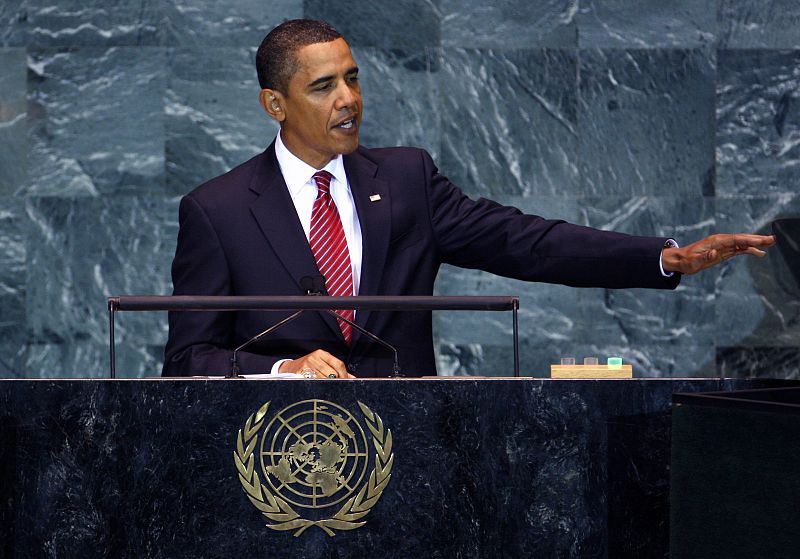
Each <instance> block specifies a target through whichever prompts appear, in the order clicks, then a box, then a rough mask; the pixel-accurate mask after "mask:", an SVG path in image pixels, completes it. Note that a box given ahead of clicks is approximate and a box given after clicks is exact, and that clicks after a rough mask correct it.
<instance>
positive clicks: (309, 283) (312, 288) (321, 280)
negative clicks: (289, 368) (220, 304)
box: [225, 275, 403, 378]
mask: <svg viewBox="0 0 800 559" xmlns="http://www.w3.org/2000/svg"><path fill="white" fill-rule="evenodd" d="M300 288H301V289H302V290H303V291H305V294H306V295H311V296H320V295H327V294H328V291H327V290H326V288H325V277H324V276H321V275H319V276H303V277H302V278H300ZM324 310H325V312H327V313H329V314H332V315H333V316H334V317H336V318H338V319H340V320H342V321H344V322H346V323H347V324H349V325H350V326H352V327H353V328H355V329H356V330H358V331H359V332H361V333H362V334H364V335H365V336H367V337H368V338H370V339H371V340H374V341H375V342H377V343H378V344H380V345H382V346H383V347H385V348H387V349H388V350H389V351H391V352H392V355H393V361H392V377H393V378H399V377H402V376H403V375H402V373H401V371H400V359H399V357H398V353H397V349H396V348H395V347H394V346H393V345H391V344H390V343H388V342H386V341H384V340H382V339H380V338H379V337H378V336H376V335H375V334H373V333H372V332H370V331H369V330H366V329H365V328H362V327H361V326H359V325H358V324H356V323H355V322H353V321H351V320H348V319H346V318H344V317H342V316H341V315H340V314H338V313H337V312H336V311H335V310H333V309H324ZM305 311H306V309H300V310H299V311H297V312H295V313H294V314H292V315H290V316H287V317H286V318H284V319H283V320H281V321H280V322H278V323H277V324H273V325H272V326H270V327H269V328H267V329H266V330H264V331H263V332H260V333H259V334H256V335H255V336H253V337H252V338H250V339H249V340H247V341H246V342H245V343H243V344H242V345H240V346H239V347H237V348H236V349H234V350H233V355H232V356H231V370H230V371H229V372H228V374H227V375H225V378H239V376H240V372H241V371H240V369H239V362H238V359H237V357H238V355H237V354H238V353H239V352H240V351H242V350H243V349H244V348H246V347H247V346H249V345H250V344H253V343H255V342H257V341H258V340H260V339H261V338H263V337H264V336H266V335H268V334H271V333H272V332H274V331H275V330H277V329H278V328H280V327H281V326H283V325H284V324H288V323H290V322H292V321H293V320H294V319H296V318H297V317H299V316H300V315H301V314H303V313H304V312H305Z"/></svg>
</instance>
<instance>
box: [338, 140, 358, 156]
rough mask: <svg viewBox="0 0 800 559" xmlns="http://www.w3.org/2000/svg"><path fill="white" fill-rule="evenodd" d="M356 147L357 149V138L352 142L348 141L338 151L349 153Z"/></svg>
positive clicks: (343, 153) (344, 153)
mask: <svg viewBox="0 0 800 559" xmlns="http://www.w3.org/2000/svg"><path fill="white" fill-rule="evenodd" d="M357 149H358V138H356V139H355V140H354V141H352V142H348V143H347V144H346V145H343V146H341V149H340V150H339V153H341V154H342V155H347V154H349V153H353V152H354V151H356V150H357Z"/></svg>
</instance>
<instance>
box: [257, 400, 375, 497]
mask: <svg viewBox="0 0 800 559" xmlns="http://www.w3.org/2000/svg"><path fill="white" fill-rule="evenodd" d="M260 455H261V469H262V471H263V473H264V479H265V480H266V481H267V483H269V485H270V487H271V488H272V489H273V490H274V491H275V493H276V494H278V495H280V496H281V497H282V498H283V499H285V500H286V501H288V502H290V503H292V504H294V505H297V506H299V507H304V508H312V509H318V508H324V507H329V506H331V505H335V504H337V503H339V502H341V501H342V500H344V499H346V498H347V497H349V496H350V495H351V494H352V493H353V492H354V491H356V490H358V489H359V488H360V487H361V485H362V483H363V481H364V476H365V475H366V471H367V467H368V465H369V464H368V463H369V454H368V447H367V438H366V436H365V434H364V431H363V429H362V428H361V425H360V424H359V423H358V421H357V420H356V418H355V417H354V416H353V415H352V414H351V413H350V412H349V411H347V410H346V409H345V408H343V407H341V406H339V405H337V404H334V403H332V402H327V401H325V400H304V401H302V402H297V403H296V404H293V405H291V406H288V407H286V408H284V409H283V410H281V411H280V412H279V413H277V414H276V415H275V416H274V417H273V418H272V421H270V423H269V424H268V425H267V426H266V428H265V429H264V431H263V436H262V437H261V449H260Z"/></svg>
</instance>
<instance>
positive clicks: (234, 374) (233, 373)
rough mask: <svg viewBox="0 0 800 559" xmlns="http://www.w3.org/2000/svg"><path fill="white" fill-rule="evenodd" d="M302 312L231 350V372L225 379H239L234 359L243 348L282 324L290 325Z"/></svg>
mask: <svg viewBox="0 0 800 559" xmlns="http://www.w3.org/2000/svg"><path fill="white" fill-rule="evenodd" d="M304 312H306V311H305V309H300V310H299V311H297V312H296V313H294V314H292V315H290V316H287V317H286V318H284V319H283V320H281V321H280V322H278V323H277V324H273V325H272V326H270V327H269V328H267V329H266V330H264V331H263V332H261V333H260V334H256V335H255V336H253V337H252V338H250V339H249V340H247V341H246V342H245V343H243V344H242V345H240V346H239V347H237V348H236V349H234V350H233V355H232V356H231V370H230V371H228V374H227V375H225V378H239V363H238V361H237V359H236V357H237V356H236V354H237V353H239V352H240V351H242V350H243V349H244V348H246V347H247V346H249V345H250V344H252V343H255V342H257V341H258V340H260V339H261V338H263V337H264V336H266V335H267V334H271V333H272V332H274V331H275V330H277V329H278V328H280V327H281V326H283V325H284V324H288V323H290V322H291V321H293V320H294V319H295V318H297V317H298V316H300V315H301V314H303V313H304Z"/></svg>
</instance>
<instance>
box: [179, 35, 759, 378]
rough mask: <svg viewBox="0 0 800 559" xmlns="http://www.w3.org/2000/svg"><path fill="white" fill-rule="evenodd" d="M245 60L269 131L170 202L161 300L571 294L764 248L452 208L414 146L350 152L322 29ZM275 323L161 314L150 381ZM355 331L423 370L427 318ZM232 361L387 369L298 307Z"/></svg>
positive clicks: (399, 317)
mask: <svg viewBox="0 0 800 559" xmlns="http://www.w3.org/2000/svg"><path fill="white" fill-rule="evenodd" d="M256 65H257V69H258V74H259V81H260V83H261V87H262V91H261V95H260V102H261V104H262V105H263V107H264V109H265V110H266V112H267V113H268V114H269V116H270V117H271V118H274V119H275V120H277V121H278V122H279V123H280V126H281V130H280V133H279V135H278V137H277V138H276V139H275V141H274V142H273V143H272V145H270V146H269V148H267V150H266V151H265V152H264V153H262V154H260V155H257V156H256V157H254V158H253V159H251V160H249V161H247V162H246V163H244V164H242V165H240V166H239V167H236V168H235V169H233V170H231V171H230V172H228V173H226V174H224V175H222V176H220V177H217V178H215V179H213V180H211V181H209V182H207V183H205V184H204V185H201V186H200V187H198V188H197V189H195V190H194V191H193V192H191V193H190V194H188V195H187V196H186V197H184V199H183V200H182V202H181V207H180V232H179V235H178V247H177V251H176V255H175V260H174V262H173V268H172V275H173V284H174V294H175V295H299V294H302V293H303V287H302V286H301V280H302V278H304V277H314V276H319V275H322V276H325V277H326V279H327V285H328V288H329V291H330V290H331V289H334V290H339V292H332V293H331V294H347V295H351V294H360V295H430V294H432V291H433V284H434V280H435V278H436V274H437V272H438V269H439V266H440V265H441V264H442V263H448V264H453V265H456V266H462V267H467V268H478V269H482V270H486V271H489V272H492V273H496V274H500V275H503V276H508V277H513V278H518V279H523V280H530V281H542V282H553V283H562V284H566V285H571V286H577V287H607V288H625V287H649V288H663V289H669V288H674V287H675V286H676V285H677V284H678V282H679V280H680V274H681V273H694V272H696V271H699V270H700V269H703V268H706V267H708V266H712V265H714V264H716V263H718V262H720V261H722V260H724V259H726V258H729V257H730V256H733V255H736V254H755V255H762V254H763V252H762V251H761V250H760V248H759V247H766V246H770V245H771V244H773V242H774V240H773V238H772V237H763V236H756V235H736V236H734V235H715V236H713V237H709V238H707V239H704V240H702V241H698V242H697V243H694V244H691V245H688V246H686V247H684V248H678V247H677V246H676V245H675V244H674V243H673V242H672V241H671V240H669V239H664V238H651V237H633V236H629V235H623V234H619V233H613V232H607V231H598V230H594V229H590V228H586V227H581V226H577V225H571V224H568V223H565V222H563V221H558V220H547V219H543V218H541V217H538V216H531V215H524V214H522V213H521V212H519V211H518V210H516V209H515V208H510V207H504V206H500V205H498V204H496V203H494V202H492V201H489V200H485V199H481V200H477V201H474V200H471V199H469V198H467V197H466V196H465V195H464V194H463V193H462V192H461V191H460V190H459V189H458V188H457V187H456V186H455V185H453V184H452V183H450V182H449V181H448V180H447V179H446V178H445V177H443V176H442V175H440V174H439V173H438V171H437V169H436V167H435V165H434V163H433V161H432V160H431V158H430V156H429V155H428V154H427V153H425V152H424V151H422V150H418V149H412V148H387V149H366V148H364V147H360V146H359V144H358V130H359V126H360V123H361V109H362V103H361V92H360V88H359V84H358V67H357V65H356V63H355V61H354V60H353V57H352V55H351V53H350V48H349V46H348V45H347V43H346V42H345V40H344V38H342V37H341V35H339V33H338V32H336V30H335V29H333V28H332V27H331V26H329V25H328V24H325V23H323V22H316V21H309V20H293V21H289V22H285V23H284V24H281V25H280V26H278V27H277V28H276V29H274V30H273V31H271V32H270V33H269V35H267V37H266V38H265V39H264V42H263V43H262V45H261V47H260V48H259V51H258V54H257V59H256ZM332 255H333V256H332ZM332 261H333V263H332ZM286 314H287V313H282V314H281V313H265V312H237V313H230V312H219V313H200V312H186V313H171V314H170V336H169V341H168V342H167V347H166V358H165V364H164V373H163V374H164V375H196V374H224V373H226V372H227V371H228V370H229V369H230V366H231V364H230V357H231V353H232V348H235V347H237V346H239V345H240V344H241V343H243V342H244V341H246V340H248V339H249V338H251V337H252V336H254V335H255V334H257V333H258V332H260V331H261V330H263V329H264V328H265V327H266V326H267V325H269V324H273V323H275V322H277V321H278V320H279V319H280V318H282V317H283V316H285V315H286ZM345 316H346V317H348V316H349V317H352V313H351V314H349V315H345ZM355 321H356V323H357V324H360V325H362V326H363V327H365V328H367V329H368V330H370V331H372V332H374V333H375V334H377V335H378V336H379V337H381V338H383V339H385V340H386V341H388V342H389V343H390V344H392V345H394V346H395V347H397V349H398V350H399V353H400V362H401V366H402V368H403V371H404V373H405V374H406V375H409V376H422V375H433V374H435V373H436V367H435V363H434V356H433V344H432V335H431V317H430V313H426V312H409V313H394V312H368V311H360V312H358V313H356V314H355ZM239 363H240V367H241V371H242V372H243V373H265V372H270V371H272V372H283V373H287V372H288V373H305V374H306V375H308V376H318V377H330V378H333V377H336V378H349V377H352V376H386V375H388V374H389V372H390V371H391V355H389V352H388V351H387V350H386V349H385V348H383V347H382V346H380V345H377V344H375V343H374V342H372V341H371V340H370V339H369V338H367V337H365V336H363V335H360V334H359V333H358V332H357V331H353V330H352V329H351V328H349V326H347V325H346V323H344V322H343V321H340V320H337V319H335V318H333V317H332V316H330V315H327V314H324V313H305V314H304V315H302V316H301V317H300V318H299V319H297V320H295V321H294V322H292V323H290V324H288V325H286V326H284V327H283V328H282V329H280V330H278V331H276V332H275V334H274V335H272V336H271V337H267V338H265V339H264V340H263V341H261V342H259V343H258V344H255V345H254V346H251V347H250V348H248V351H246V352H242V353H241V354H240V357H239Z"/></svg>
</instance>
